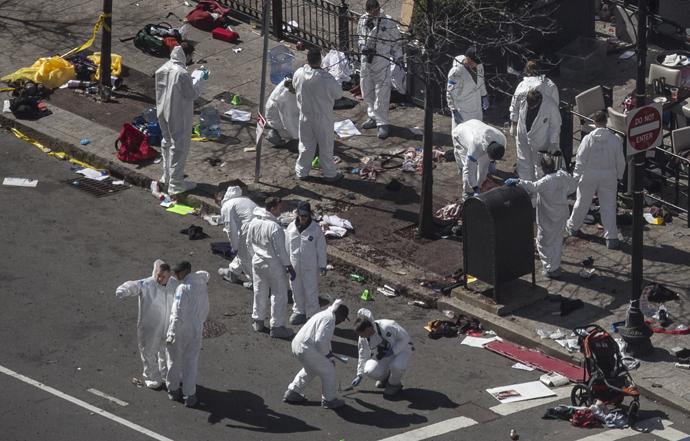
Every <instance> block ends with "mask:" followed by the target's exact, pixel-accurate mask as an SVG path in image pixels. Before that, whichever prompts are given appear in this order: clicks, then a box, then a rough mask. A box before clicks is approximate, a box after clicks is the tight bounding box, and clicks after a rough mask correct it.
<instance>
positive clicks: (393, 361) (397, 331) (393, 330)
mask: <svg viewBox="0 0 690 441" xmlns="http://www.w3.org/2000/svg"><path fill="white" fill-rule="evenodd" d="M357 317H361V318H363V319H365V320H368V321H369V322H371V324H372V325H373V326H374V335H372V336H371V337H369V338H368V339H367V338H362V337H359V341H358V342H357V348H358V350H359V359H358V360H357V375H359V376H362V377H364V374H366V375H368V376H369V377H371V378H373V379H374V380H377V381H386V380H388V384H391V385H394V386H397V385H399V384H400V382H401V379H402V376H403V374H405V371H406V370H407V363H409V362H410V356H411V355H412V348H411V347H410V345H409V343H410V335H409V334H408V333H407V331H405V330H404V329H403V328H402V326H400V325H399V324H397V323H396V322H395V321H393V320H376V321H374V316H373V314H372V313H371V311H369V310H368V309H366V308H362V309H360V310H359V311H357ZM381 344H383V345H384V346H389V347H390V348H392V349H393V355H391V356H389V357H384V358H382V359H381V360H378V359H377V358H376V355H377V354H378V347H379V346H380V345H381Z"/></svg>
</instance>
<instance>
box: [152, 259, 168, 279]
mask: <svg viewBox="0 0 690 441" xmlns="http://www.w3.org/2000/svg"><path fill="white" fill-rule="evenodd" d="M164 263H165V261H163V260H161V259H156V261H155V262H153V273H151V277H153V281H154V282H155V281H156V270H157V269H158V267H159V266H161V265H163V264H164ZM157 283H158V282H156V284H157Z"/></svg>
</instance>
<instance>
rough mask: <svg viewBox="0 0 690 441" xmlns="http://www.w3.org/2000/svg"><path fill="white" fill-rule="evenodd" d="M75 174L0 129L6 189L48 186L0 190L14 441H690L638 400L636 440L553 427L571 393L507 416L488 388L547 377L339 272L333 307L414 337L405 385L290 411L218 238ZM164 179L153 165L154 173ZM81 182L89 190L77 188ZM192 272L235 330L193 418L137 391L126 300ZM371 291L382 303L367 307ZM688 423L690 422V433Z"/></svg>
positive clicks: (270, 352) (346, 334)
mask: <svg viewBox="0 0 690 441" xmlns="http://www.w3.org/2000/svg"><path fill="white" fill-rule="evenodd" d="M70 165H71V164H69V163H68V162H66V161H59V160H57V159H55V158H52V157H50V156H48V155H46V154H44V153H43V152H41V151H40V150H39V149H37V148H36V147H35V146H33V145H31V144H29V143H26V142H24V141H21V140H19V139H17V138H16V137H15V136H14V135H13V134H12V133H10V132H8V131H7V130H6V129H4V128H3V129H1V130H0V178H5V177H8V176H10V177H24V178H32V179H38V181H39V182H38V185H37V186H36V187H35V188H27V187H9V186H4V185H3V186H0V201H1V202H2V203H1V208H0V259H1V260H0V295H1V296H2V306H1V307H0V337H1V339H2V340H1V341H2V344H1V345H0V391H2V398H0V428H2V429H1V431H2V435H0V438H2V439H4V440H31V441H34V440H67V439H69V440H75V441H80V440H102V441H107V440H122V439H128V440H137V441H138V440H150V439H156V440H167V439H170V440H175V441H181V440H193V439H194V440H217V439H241V440H272V439H280V440H336V441H338V440H347V441H354V440H358V441H368V440H382V439H390V440H396V441H415V440H425V439H434V440H457V439H466V440H507V439H509V433H510V430H511V429H514V430H516V431H517V433H518V434H519V435H520V439H522V440H553V439H556V438H557V439H559V441H574V440H588V441H595V440H633V441H646V440H649V441H651V440H675V441H679V440H690V436H688V435H686V434H685V432H690V427H686V426H685V425H684V423H685V419H686V416H685V415H684V414H682V413H680V412H677V411H675V410H672V409H669V408H667V407H664V406H663V405H660V404H657V403H654V402H651V401H649V400H646V399H644V398H643V399H642V403H641V411H640V420H642V421H643V422H642V423H641V424H640V425H638V427H637V428H635V429H626V430H619V429H606V428H597V429H589V430H587V429H580V428H576V427H573V426H571V425H570V424H569V423H568V422H565V421H549V420H542V419H541V416H542V415H543V413H544V411H545V409H546V408H547V407H551V406H555V405H556V404H558V403H569V401H570V400H569V394H570V390H571V387H565V388H563V389H560V390H557V394H558V395H557V396H554V397H549V398H545V399H542V400H532V401H524V402H521V403H513V404H500V403H499V402H498V401H497V400H496V399H495V398H493V397H492V396H490V395H489V394H488V393H487V392H486V389H488V388H492V387H498V386H506V385H512V384H517V383H524V382H528V381H536V380H538V378H539V375H540V374H541V373H540V372H538V371H533V372H528V371H523V370H517V369H513V368H511V366H512V365H513V364H514V363H515V362H514V361H512V360H509V359H507V358H504V357H501V356H499V355H497V354H494V353H491V352H490V351H488V350H485V349H479V348H471V347H467V346H461V345H460V342H461V339H462V338H443V339H441V340H430V339H429V338H428V337H427V331H425V330H424V329H423V326H424V325H426V324H427V322H429V321H431V320H434V319H437V318H442V316H441V314H440V313H439V312H438V311H432V310H424V309H420V308H417V307H414V306H409V305H408V304H407V300H406V299H402V298H394V299H389V298H385V297H383V296H382V295H380V294H379V295H377V293H376V292H375V291H374V289H375V287H374V286H368V285H367V284H366V282H365V283H364V284H359V283H356V282H352V281H350V280H348V279H347V275H346V274H342V273H339V272H338V270H337V268H336V270H334V271H331V272H329V274H328V275H327V276H326V277H321V278H320V290H321V298H322V299H321V300H322V305H323V306H325V305H327V304H328V303H330V302H332V301H333V300H334V299H336V298H342V299H343V300H344V302H345V303H346V304H347V305H348V306H349V307H350V311H351V317H355V315H356V311H357V310H358V309H359V308H362V307H367V308H370V309H371V310H372V311H373V314H374V316H375V317H376V318H389V319H394V320H396V321H398V322H399V323H400V324H401V325H402V326H403V327H404V328H405V329H407V331H408V332H409V333H410V335H411V342H412V345H413V349H414V351H413V355H412V359H411V362H410V365H409V367H408V371H407V374H406V375H405V377H404V378H403V384H404V386H405V388H404V389H403V391H402V392H401V393H400V394H399V395H398V396H396V397H394V398H393V399H384V398H383V396H382V393H381V390H379V389H376V388H374V384H373V381H371V380H368V379H367V380H364V381H363V382H362V384H360V386H359V387H358V388H357V389H356V390H355V391H353V392H344V393H341V396H342V397H343V398H344V399H345V401H346V403H347V406H346V407H344V408H341V409H339V410H336V411H332V410H325V409H322V408H321V407H320V381H319V380H317V381H315V382H314V383H312V385H310V386H309V388H308V389H307V390H306V395H307V397H308V398H309V402H308V403H307V404H305V405H288V404H285V403H283V402H282V397H283V393H284V392H285V390H286V388H287V385H288V384H289V383H290V382H291V381H292V379H293V377H294V375H295V374H296V373H297V371H298V370H299V368H300V365H299V363H298V362H297V360H296V359H295V358H294V357H293V356H292V354H291V351H290V343H289V342H287V341H284V340H275V339H271V338H269V336H268V334H267V333H255V332H253V330H252V329H251V317H250V313H251V305H252V295H251V292H250V291H248V290H246V289H244V288H243V287H241V286H240V285H233V284H230V283H227V282H225V281H223V280H222V278H221V277H220V276H219V275H218V273H217V269H218V268H219V267H220V266H221V265H226V264H227V261H224V260H222V259H221V258H219V257H218V256H215V255H213V254H211V252H210V246H209V243H211V242H219V241H226V240H227V238H226V236H225V233H223V231H222V229H221V227H213V226H211V225H209V224H207V223H206V222H204V221H203V220H199V219H197V218H195V217H192V216H189V215H188V216H180V215H177V214H172V213H168V212H166V211H165V209H163V208H162V207H160V206H159V205H158V204H157V203H156V200H155V199H154V198H153V197H152V196H151V194H150V193H148V192H146V191H144V190H141V189H138V188H128V189H127V190H124V191H121V192H117V193H114V194H110V195H108V196H105V197H102V198H95V197H93V196H91V195H89V194H86V193H84V192H81V191H79V190H78V189H77V188H76V187H78V185H76V186H75V185H73V184H66V183H63V181H67V182H71V181H73V180H74V179H75V178H76V177H78V176H79V175H76V174H75V173H74V172H73V171H70ZM154 167H157V166H155V165H154ZM79 185H83V184H79ZM191 224H195V225H201V226H203V227H204V231H206V232H207V233H208V234H209V235H210V236H211V237H210V238H208V239H205V240H199V241H190V240H188V238H187V236H186V235H183V234H180V233H179V230H181V229H183V228H187V227H188V226H189V225H191ZM158 258H162V259H165V260H167V261H168V262H171V263H175V262H177V261H180V260H189V261H190V262H192V265H193V269H194V270H200V269H203V270H206V271H208V272H209V273H211V281H210V283H209V294H210V299H211V312H210V315H209V320H211V321H212V322H214V323H216V324H218V325H222V327H224V329H226V332H225V333H223V334H222V335H220V336H218V337H215V338H209V339H205V340H204V348H203V350H202V353H201V357H200V361H199V375H198V389H197V390H198V392H197V395H198V398H199V403H198V404H197V406H196V408H194V409H187V408H185V407H184V406H183V405H182V404H181V403H179V402H171V401H169V400H168V398H167V395H166V393H165V392H164V391H159V392H155V391H151V390H148V389H146V388H140V387H137V386H136V385H134V384H133V379H134V378H138V379H141V371H142V367H141V362H140V359H139V354H138V350H137V342H136V330H135V325H136V317H137V301H136V300H135V299H123V300H119V299H117V298H116V297H115V289H116V287H117V286H118V285H119V284H121V283H122V282H124V281H126V280H136V279H139V278H143V277H148V276H149V275H150V274H151V269H152V264H153V262H154V260H155V259H158ZM364 288H369V289H370V290H371V291H372V292H374V298H375V301H373V302H372V301H369V302H367V301H363V300H361V299H360V296H361V294H362V291H363V289H364ZM351 325H352V323H351V322H350V323H348V322H346V323H344V324H341V325H340V326H339V327H338V328H337V329H336V332H335V337H334V339H333V350H334V352H335V353H336V354H339V355H342V356H345V357H349V358H350V361H349V363H348V364H347V365H344V364H338V377H339V378H340V380H341V384H342V387H343V388H344V387H346V386H348V385H349V383H350V381H351V380H352V379H353V378H354V377H355V372H356V357H357V341H356V334H355V333H354V331H352V329H351ZM689 425H690V422H689Z"/></svg>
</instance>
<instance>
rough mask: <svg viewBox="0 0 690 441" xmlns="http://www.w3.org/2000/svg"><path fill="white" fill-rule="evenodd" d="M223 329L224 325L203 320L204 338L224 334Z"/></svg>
mask: <svg viewBox="0 0 690 441" xmlns="http://www.w3.org/2000/svg"><path fill="white" fill-rule="evenodd" d="M225 331H226V329H225V326H224V325H221V324H220V323H216V322H212V321H211V320H207V321H205V322H204V333H203V337H204V338H215V337H220V336H221V335H223V334H225Z"/></svg>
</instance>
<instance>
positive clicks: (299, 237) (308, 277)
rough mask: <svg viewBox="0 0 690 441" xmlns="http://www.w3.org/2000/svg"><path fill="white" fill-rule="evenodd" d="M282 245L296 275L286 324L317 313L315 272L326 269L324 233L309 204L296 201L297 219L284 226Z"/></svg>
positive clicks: (317, 277)
mask: <svg viewBox="0 0 690 441" xmlns="http://www.w3.org/2000/svg"><path fill="white" fill-rule="evenodd" d="M285 247H286V248H287V252H288V254H289V255H290V263H291V264H292V267H293V268H294V269H295V273H296V274H297V276H296V277H295V280H293V281H292V282H290V286H291V287H292V298H293V300H294V303H293V305H292V315H291V316H290V324H293V325H301V324H302V323H305V322H306V321H307V320H308V319H309V318H311V317H313V316H314V315H315V314H316V313H318V312H319V309H320V307H319V271H320V272H321V274H323V275H324V276H325V275H326V273H328V269H326V236H324V234H323V231H322V230H321V225H319V223H318V222H315V221H314V220H312V218H311V204H309V202H307V201H300V202H299V203H298V204H297V218H296V219H295V221H294V222H291V223H290V225H288V227H287V233H286V234H285Z"/></svg>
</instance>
